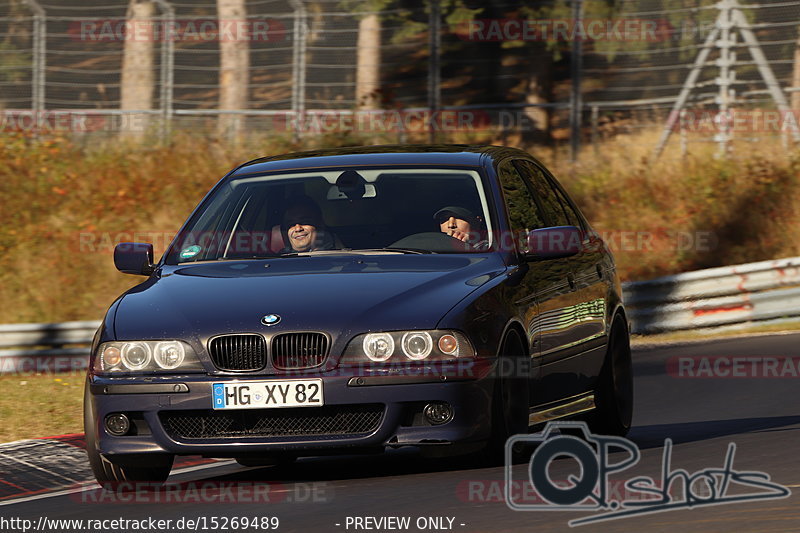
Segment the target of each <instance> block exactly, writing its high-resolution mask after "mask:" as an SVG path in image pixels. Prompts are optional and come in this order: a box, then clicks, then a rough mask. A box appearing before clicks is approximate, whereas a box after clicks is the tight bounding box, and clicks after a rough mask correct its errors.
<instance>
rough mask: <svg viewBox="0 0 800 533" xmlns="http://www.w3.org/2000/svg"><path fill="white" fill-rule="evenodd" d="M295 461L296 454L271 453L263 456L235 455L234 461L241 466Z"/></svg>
mask: <svg viewBox="0 0 800 533" xmlns="http://www.w3.org/2000/svg"><path fill="white" fill-rule="evenodd" d="M295 461H297V456H296V455H272V456H264V457H237V458H236V462H237V463H239V464H240V465H242V466H247V467H255V466H288V465H290V464H292V463H294V462H295Z"/></svg>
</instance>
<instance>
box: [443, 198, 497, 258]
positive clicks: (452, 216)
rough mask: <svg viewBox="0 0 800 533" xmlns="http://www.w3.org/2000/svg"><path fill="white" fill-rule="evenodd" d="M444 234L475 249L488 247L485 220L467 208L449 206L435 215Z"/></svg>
mask: <svg viewBox="0 0 800 533" xmlns="http://www.w3.org/2000/svg"><path fill="white" fill-rule="evenodd" d="M433 218H434V220H436V223H437V224H439V229H440V230H441V231H442V233H444V234H446V235H449V236H451V237H453V238H454V239H458V240H460V241H462V242H465V243H467V244H469V245H471V246H472V247H473V248H475V249H485V248H486V247H487V246H488V241H487V240H486V235H485V234H486V230H485V227H484V224H483V218H481V216H480V215H476V214H474V213H473V212H472V211H470V210H469V209H467V208H466V207H460V206H448V207H443V208H442V209H440V210H438V211H437V212H436V214H435V215H433Z"/></svg>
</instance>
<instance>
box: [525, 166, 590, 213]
mask: <svg viewBox="0 0 800 533" xmlns="http://www.w3.org/2000/svg"><path fill="white" fill-rule="evenodd" d="M514 163H515V165H516V166H517V168H519V170H520V173H521V174H522V175H523V176H524V177H525V178H526V180H527V182H528V183H529V185H530V187H531V189H532V190H533V192H534V194H535V195H536V199H537V200H538V201H539V203H540V204H541V206H542V209H543V210H544V213H545V217H546V218H547V222H548V226H577V227H581V224H580V218H579V217H578V215H577V213H575V210H574V209H573V208H572V206H571V205H570V204H569V202H568V201H567V200H566V198H564V195H563V194H561V191H559V190H558V188H557V187H556V186H555V185H554V184H553V182H552V181H551V180H550V179H549V178H548V177H547V176H546V175H545V173H544V172H542V170H541V169H540V168H539V167H537V166H536V165H534V164H533V163H531V162H530V161H525V160H517V161H515V162H514Z"/></svg>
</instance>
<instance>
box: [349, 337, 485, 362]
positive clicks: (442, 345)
mask: <svg viewBox="0 0 800 533" xmlns="http://www.w3.org/2000/svg"><path fill="white" fill-rule="evenodd" d="M474 356H475V350H474V349H473V348H472V345H471V344H470V342H469V340H467V337H466V336H465V335H464V334H463V333H460V332H458V331H447V330H429V331H386V332H380V333H364V334H362V335H358V336H357V337H355V338H354V339H353V340H351V341H350V343H349V344H348V345H347V348H346V349H345V351H344V356H343V357H342V360H341V363H342V364H357V363H370V362H373V363H383V362H385V363H403V362H411V361H446V360H455V359H462V358H465V357H474Z"/></svg>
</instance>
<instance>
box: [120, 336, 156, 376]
mask: <svg viewBox="0 0 800 533" xmlns="http://www.w3.org/2000/svg"><path fill="white" fill-rule="evenodd" d="M152 353H153V352H152V350H151V349H150V346H148V345H147V344H145V343H143V342H126V343H125V344H123V345H122V364H123V365H124V366H125V368H127V369H128V370H141V369H143V368H144V367H146V366H147V365H148V364H149V363H150V361H151V359H152V358H153V356H152Z"/></svg>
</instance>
